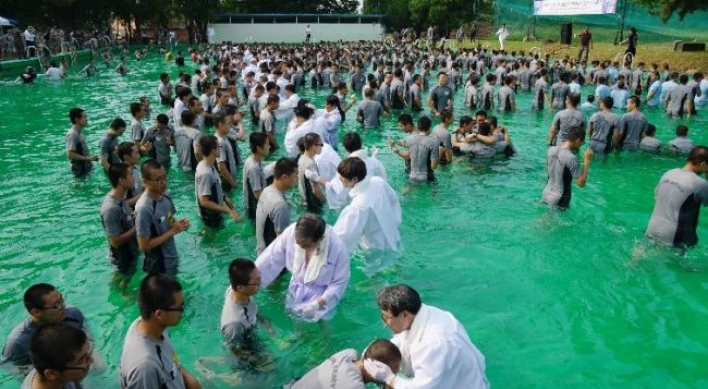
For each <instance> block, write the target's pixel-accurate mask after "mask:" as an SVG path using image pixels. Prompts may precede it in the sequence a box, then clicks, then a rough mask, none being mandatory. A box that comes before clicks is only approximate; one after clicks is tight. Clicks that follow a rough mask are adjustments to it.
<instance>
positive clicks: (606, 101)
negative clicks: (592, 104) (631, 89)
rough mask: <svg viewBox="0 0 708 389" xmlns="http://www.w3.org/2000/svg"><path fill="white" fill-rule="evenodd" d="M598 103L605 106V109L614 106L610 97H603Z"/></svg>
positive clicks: (613, 101) (613, 100)
mask: <svg viewBox="0 0 708 389" xmlns="http://www.w3.org/2000/svg"><path fill="white" fill-rule="evenodd" d="M600 103H601V104H602V105H604V106H605V108H607V109H612V107H614V105H615V99H613V98H612V96H605V97H603V98H601V99H600Z"/></svg>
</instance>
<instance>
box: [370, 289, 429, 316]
mask: <svg viewBox="0 0 708 389" xmlns="http://www.w3.org/2000/svg"><path fill="white" fill-rule="evenodd" d="M376 304H377V305H378V306H379V309H381V310H382V311H389V312H391V314H392V315H393V316H398V315H400V314H401V312H403V311H408V312H410V313H411V314H413V315H416V314H418V311H419V310H420V306H421V305H422V304H423V303H422V301H421V300H420V295H419V294H418V292H416V290H415V289H413V288H411V287H410V286H408V285H405V284H396V285H391V286H386V287H384V288H383V289H381V290H380V291H379V293H378V295H377V296H376Z"/></svg>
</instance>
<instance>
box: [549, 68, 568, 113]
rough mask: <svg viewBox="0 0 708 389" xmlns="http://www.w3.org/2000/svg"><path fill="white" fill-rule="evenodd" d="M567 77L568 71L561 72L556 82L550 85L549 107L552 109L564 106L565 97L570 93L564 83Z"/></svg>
mask: <svg viewBox="0 0 708 389" xmlns="http://www.w3.org/2000/svg"><path fill="white" fill-rule="evenodd" d="M567 79H568V73H567V72H563V73H561V76H560V79H559V80H558V82H556V83H555V84H553V85H552V86H551V108H553V109H563V108H565V99H566V97H567V96H568V94H570V88H569V87H568V84H567V83H566V82H567Z"/></svg>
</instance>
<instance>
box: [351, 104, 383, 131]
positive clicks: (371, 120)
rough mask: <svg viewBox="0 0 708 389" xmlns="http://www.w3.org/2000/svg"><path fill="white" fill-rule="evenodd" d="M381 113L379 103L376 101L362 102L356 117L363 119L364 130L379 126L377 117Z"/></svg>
mask: <svg viewBox="0 0 708 389" xmlns="http://www.w3.org/2000/svg"><path fill="white" fill-rule="evenodd" d="M382 113H383V108H382V107H381V103H379V102H378V101H376V100H368V99H366V100H364V101H363V102H362V103H361V104H359V108H357V111H356V116H357V117H359V118H363V124H364V128H374V127H378V126H379V117H380V116H381V114H382Z"/></svg>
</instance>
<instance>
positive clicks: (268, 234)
mask: <svg viewBox="0 0 708 389" xmlns="http://www.w3.org/2000/svg"><path fill="white" fill-rule="evenodd" d="M297 182H298V167H297V163H295V162H294V161H293V160H292V159H290V158H281V159H279V160H278V161H277V162H276V163H275V167H274V169H273V183H272V184H271V185H269V186H267V187H266V188H265V189H263V192H261V195H260V197H259V198H258V206H257V208H256V249H257V251H258V254H259V255H260V254H261V253H262V252H263V250H265V249H266V247H268V245H269V244H270V243H271V242H272V241H274V240H275V238H277V237H278V235H280V233H281V232H283V230H285V229H286V228H287V227H288V226H289V225H290V206H289V205H288V203H287V201H285V196H284V193H285V192H287V191H288V190H290V189H292V188H294V187H295V186H296V185H297Z"/></svg>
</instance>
